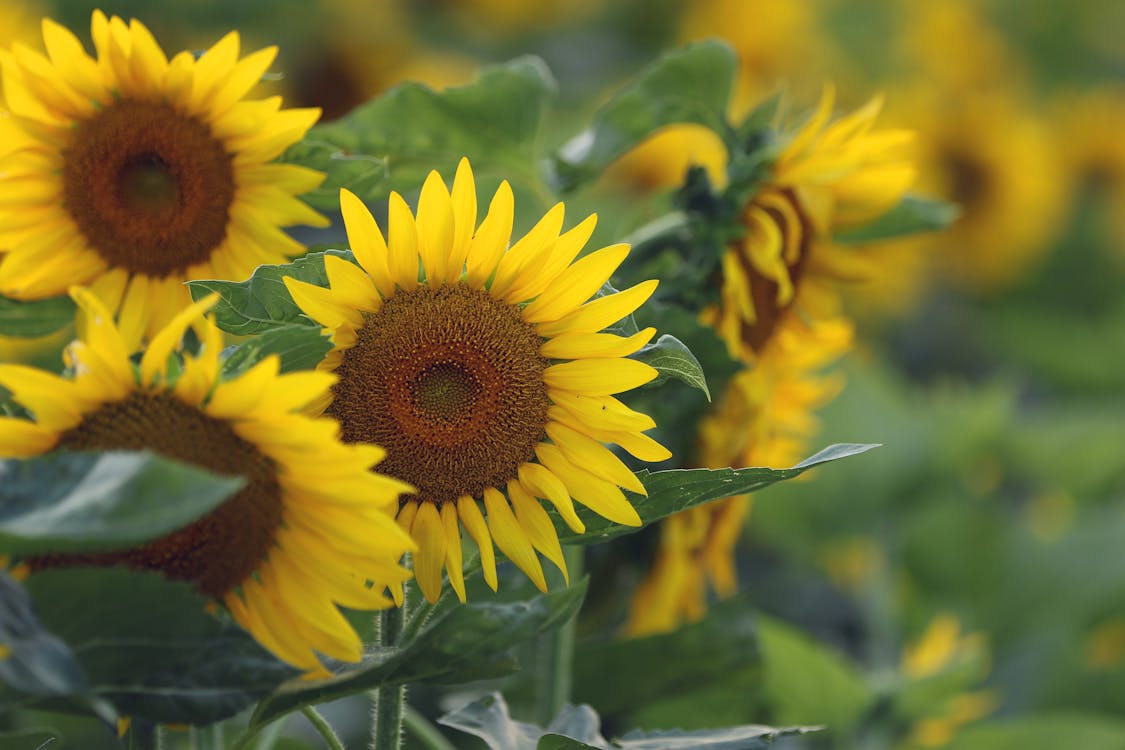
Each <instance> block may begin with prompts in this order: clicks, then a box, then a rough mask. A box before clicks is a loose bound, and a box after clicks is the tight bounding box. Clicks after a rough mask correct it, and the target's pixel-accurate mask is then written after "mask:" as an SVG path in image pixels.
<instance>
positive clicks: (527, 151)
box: [285, 57, 555, 210]
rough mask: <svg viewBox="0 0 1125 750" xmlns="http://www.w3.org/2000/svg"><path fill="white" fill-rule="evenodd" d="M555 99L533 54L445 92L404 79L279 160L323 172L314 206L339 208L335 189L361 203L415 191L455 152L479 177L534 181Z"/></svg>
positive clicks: (452, 160) (449, 166) (445, 168)
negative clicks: (347, 192) (542, 127)
mask: <svg viewBox="0 0 1125 750" xmlns="http://www.w3.org/2000/svg"><path fill="white" fill-rule="evenodd" d="M554 95H555V82H554V79H553V78H552V77H551V74H550V71H548V70H547V68H546V66H545V65H544V64H543V62H542V61H541V60H539V59H538V58H534V57H523V58H519V59H517V60H513V61H511V62H509V63H506V64H503V65H496V66H491V67H486V68H483V69H482V70H481V72H480V74H479V75H478V76H477V78H476V79H475V80H474V81H473V82H472V83H470V84H468V85H466V86H460V87H454V88H448V89H445V90H444V91H434V90H433V89H431V88H429V87H428V86H424V85H422V84H419V83H404V84H402V85H400V86H397V87H395V88H393V89H391V90H390V91H388V92H387V93H385V94H383V95H382V96H380V97H378V98H377V99H374V100H372V101H370V102H368V103H367V104H365V105H363V106H361V107H358V108H357V109H356V110H355V111H353V112H352V113H351V114H349V115H348V116H346V117H344V118H342V119H340V120H337V121H335V122H331V123H327V124H324V125H318V126H316V127H314V128H313V129H312V130H311V131H310V132H309V134H308V137H307V138H306V139H305V140H304V141H303V142H302V143H299V144H297V145H295V146H294V147H293V148H291V149H290V150H289V152H288V153H287V154H286V156H285V159H286V160H288V161H291V162H295V163H299V164H303V165H305V166H309V167H312V168H314V169H319V170H321V171H323V172H325V173H327V175H328V179H327V180H325V182H324V184H323V185H322V186H321V187H320V188H319V189H317V190H316V191H314V192H312V193H309V194H307V195H306V196H304V199H305V200H307V201H309V202H310V203H312V204H313V205H314V206H316V207H317V208H320V209H322V210H337V209H338V208H339V191H340V188H341V187H346V188H348V189H349V190H351V191H352V192H353V193H355V194H356V195H358V196H359V197H360V198H362V199H363V200H364V201H366V202H368V203H369V204H373V203H375V202H377V201H381V200H383V199H385V198H386V196H387V195H388V193H389V192H390V191H391V190H399V191H403V192H414V191H417V190H418V189H419V188H420V187H421V185H422V182H423V180H425V178H426V175H427V174H429V172H430V171H431V170H433V169H437V170H439V171H440V172H442V173H443V174H446V173H448V175H451V174H452V172H453V169H454V168H455V167H456V166H457V162H458V161H459V160H460V159H461V157H463V156H465V157H468V158H469V161H470V162H471V163H472V165H473V172H474V174H475V175H476V176H477V177H478V181H479V178H480V177H481V176H482V175H485V174H493V175H496V176H497V177H498V178H509V179H512V180H513V181H518V180H520V179H522V180H524V181H530V182H538V179H539V178H538V177H537V176H535V175H534V174H532V173H530V171H531V170H532V169H534V165H536V164H537V161H538V160H537V156H536V149H537V145H538V143H537V141H538V135H539V129H540V125H541V123H542V121H543V117H544V115H545V113H546V111H547V108H548V106H549V104H550V102H551V100H552V99H553V98H554ZM448 175H447V176H448Z"/></svg>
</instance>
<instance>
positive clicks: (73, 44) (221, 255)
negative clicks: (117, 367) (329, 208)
mask: <svg viewBox="0 0 1125 750" xmlns="http://www.w3.org/2000/svg"><path fill="white" fill-rule="evenodd" d="M92 32H93V39H94V46H95V48H96V50H97V57H96V58H92V57H90V56H89V55H87V54H86V52H85V50H84V49H83V48H82V45H81V43H80V42H79V41H78V39H77V37H75V36H74V35H73V34H72V33H71V32H70V31H68V30H66V29H64V28H63V27H62V26H60V25H58V24H57V23H55V22H53V21H51V20H49V19H44V21H43V39H44V42H45V46H46V56H44V55H43V54H41V53H39V52H36V51H33V50H32V49H30V48H29V47H27V46H26V45H23V44H21V43H16V44H15V45H13V47H12V48H11V50H6V51H0V66H2V68H3V99H2V101H0V135H2V136H3V139H2V140H0V177H2V181H0V254H2V256H0V257H2V259H0V293H2V294H4V295H7V296H9V297H13V298H16V299H38V298H43V297H51V296H55V295H60V294H64V293H65V292H66V290H67V288H68V287H70V286H71V285H74V284H79V285H87V286H89V287H90V288H91V289H92V290H93V292H94V293H95V294H96V295H97V296H98V297H99V298H101V299H102V300H103V301H104V302H105V304H106V306H107V307H108V308H109V310H110V311H111V312H114V313H117V314H118V315H119V316H120V330H121V334H122V336H123V337H124V338H125V341H126V343H127V345H129V346H130V348H132V347H134V346H135V345H136V344H138V343H139V342H140V340H141V339H142V338H143V337H144V336H145V335H148V336H152V335H155V333H156V332H157V331H159V330H160V329H161V328H162V327H163V326H164V325H165V324H166V323H168V321H169V320H171V319H172V317H173V316H175V314H176V312H177V311H178V310H180V309H182V308H184V307H186V306H187V305H188V304H190V302H191V299H190V297H189V296H188V292H187V290H186V288H185V287H184V286H183V285H182V283H181V282H183V281H184V280H185V279H197V278H219V279H234V280H240V279H243V278H246V277H247V276H249V274H250V272H251V271H252V270H253V269H254V268H255V267H257V266H258V265H259V264H263V263H283V262H285V260H286V258H287V257H288V256H293V255H297V254H299V253H301V252H303V250H304V248H303V247H302V246H301V245H300V244H299V243H297V242H296V241H294V240H293V239H292V238H290V237H289V236H288V235H287V234H286V233H285V232H284V231H282V229H281V228H282V227H284V226H288V225H292V224H309V225H313V226H326V225H327V224H328V221H327V219H325V217H323V216H321V215H320V214H318V213H317V212H315V211H313V210H312V209H311V208H309V207H308V206H307V205H305V204H304V203H302V202H301V201H300V200H298V199H297V198H296V196H297V195H299V194H301V193H305V192H307V191H309V190H311V189H313V188H315V187H316V186H317V185H319V184H320V182H321V180H322V179H323V175H322V174H321V173H319V172H316V171H314V170H310V169H307V168H305V167H299V166H296V165H291V164H271V163H270V162H271V160H273V159H274V158H275V157H277V156H278V155H279V154H281V152H282V151H284V150H285V149H286V148H287V147H288V146H289V145H291V144H293V143H295V142H296V141H298V140H300V138H301V137H302V136H303V135H304V134H305V132H306V131H307V130H308V129H309V127H311V126H312V124H313V123H314V122H316V119H317V117H318V116H319V110H316V109H290V110H282V109H281V99H280V98H279V97H272V98H268V99H262V100H244V98H243V97H245V96H246V95H247V94H248V93H249V92H250V90H251V89H253V88H254V86H255V85H256V84H257V83H258V82H259V80H260V79H261V77H262V74H263V73H265V72H266V70H267V69H268V68H269V66H270V65H271V64H272V62H273V59H274V57H275V55H276V54H277V49H276V48H275V47H270V48H267V49H263V50H260V51H258V52H255V53H253V54H250V55H247V56H246V57H244V58H242V59H241V60H240V59H239V37H238V34H237V33H236V32H231V33H229V34H227V35H226V36H225V37H223V38H222V39H221V40H220V41H219V42H218V43H217V44H216V45H215V46H213V47H211V48H210V49H209V50H207V51H206V52H205V53H203V54H202V55H201V56H200V57H199V58H198V59H196V58H195V56H193V55H192V53H191V52H186V51H185V52H180V53H179V54H177V55H176V56H175V57H173V58H172V59H171V60H168V59H167V57H165V55H164V53H163V52H162V51H161V49H160V47H159V45H157V43H156V41H155V40H154V39H153V37H152V35H151V34H150V33H149V31H148V29H146V28H145V27H144V25H142V24H141V23H140V22H138V21H135V20H133V21H130V22H129V23H128V24H126V23H125V21H123V20H121V19H120V18H117V17H113V18H110V19H107V18H106V16H105V15H104V14H103V13H102V12H101V11H95V12H94V15H93V23H92ZM4 110H6V111H4Z"/></svg>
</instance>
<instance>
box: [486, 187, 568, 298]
mask: <svg viewBox="0 0 1125 750" xmlns="http://www.w3.org/2000/svg"><path fill="white" fill-rule="evenodd" d="M565 212H566V208H565V207H564V206H563V204H562V203H556V204H555V205H554V206H552V207H551V210H550V211H548V212H547V213H546V214H544V216H543V218H541V219H540V220H539V221H538V222H537V223H536V224H535V226H533V227H532V228H531V230H530V231H529V232H528V233H527V234H525V235H524V236H523V237H522V238H520V239H519V240H517V241H516V242H515V244H513V245H512V247H511V248H510V249H509V250H508V252H506V253H504V255H503V256H502V257H501V258H500V263H499V264H498V265H497V266H496V277H495V278H494V279H493V280H492V285H491V286H490V287H489V291H491V292H492V296H494V297H498V298H502V299H507V296H508V291H509V290H510V289H511V288H512V286H513V285H514V284H515V282H516V279H517V278H518V277H519V272H520V270H521V269H523V268H524V266H525V265H526V264H527V263H529V262H530V261H532V260H534V259H537V258H539V256H540V255H542V254H543V253H544V252H545V251H546V250H548V249H550V247H551V245H552V243H554V241H555V240H557V239H558V237H559V230H560V229H562V225H563V216H564V215H565Z"/></svg>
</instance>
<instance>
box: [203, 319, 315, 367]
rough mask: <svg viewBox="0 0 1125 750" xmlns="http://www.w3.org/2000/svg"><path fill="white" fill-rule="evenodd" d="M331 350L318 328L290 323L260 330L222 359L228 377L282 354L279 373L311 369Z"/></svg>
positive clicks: (230, 350)
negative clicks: (273, 355)
mask: <svg viewBox="0 0 1125 750" xmlns="http://www.w3.org/2000/svg"><path fill="white" fill-rule="evenodd" d="M331 349H332V341H331V340H330V339H329V338H328V337H327V336H325V335H324V334H323V333H322V332H321V330H320V329H318V328H312V327H310V326H299V325H289V326H284V327H282V328H274V329H273V330H269V331H263V332H262V333H259V334H257V335H256V336H254V337H253V338H251V339H249V340H248V341H244V342H243V343H241V344H239V345H238V346H234V347H230V348H229V350H228V354H227V357H226V359H225V360H223V374H224V375H225V376H227V377H231V376H234V375H237V374H238V373H241V372H245V371H246V370H248V369H250V368H251V367H253V366H254V365H256V364H257V363H258V362H260V361H261V360H263V359H265V358H266V357H268V356H270V355H272V354H276V355H278V356H279V357H281V372H290V371H292V370H311V369H313V368H315V367H316V366H317V365H318V364H319V363H320V361H321V360H322V359H324V355H325V354H327V353H328V352H329V351H330V350H331Z"/></svg>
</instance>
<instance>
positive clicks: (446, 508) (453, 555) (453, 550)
mask: <svg viewBox="0 0 1125 750" xmlns="http://www.w3.org/2000/svg"><path fill="white" fill-rule="evenodd" d="M441 525H442V528H443V529H444V530H445V569H446V570H447V571H448V572H449V584H450V585H451V586H452V587H453V591H454V592H456V594H457V598H458V599H460V600H461V603H462V604H464V603H465V572H464V569H463V565H464V563H463V562H462V560H461V523H460V522H459V521H458V520H457V508H456V506H455V505H454V504H453V503H442V504H441Z"/></svg>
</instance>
